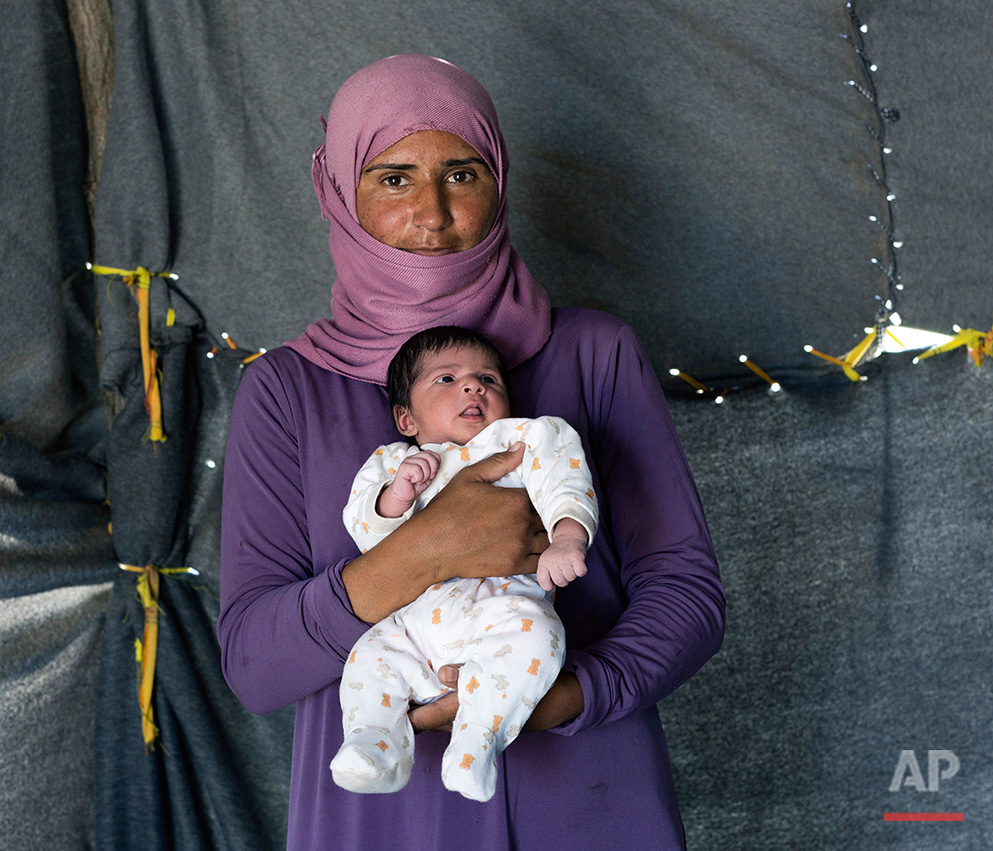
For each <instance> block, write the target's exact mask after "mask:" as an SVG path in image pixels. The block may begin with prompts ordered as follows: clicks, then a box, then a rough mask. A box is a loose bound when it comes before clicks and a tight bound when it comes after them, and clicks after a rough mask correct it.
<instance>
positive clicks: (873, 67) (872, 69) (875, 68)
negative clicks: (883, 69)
mask: <svg viewBox="0 0 993 851" xmlns="http://www.w3.org/2000/svg"><path fill="white" fill-rule="evenodd" d="M878 69H879V66H878V65H876V64H875V63H873V64H872V65H870V66H869V70H870V71H876V70H878Z"/></svg>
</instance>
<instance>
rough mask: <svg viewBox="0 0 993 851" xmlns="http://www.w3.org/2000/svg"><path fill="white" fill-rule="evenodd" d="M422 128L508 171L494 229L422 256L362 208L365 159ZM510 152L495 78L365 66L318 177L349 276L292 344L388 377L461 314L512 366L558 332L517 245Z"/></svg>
mask: <svg viewBox="0 0 993 851" xmlns="http://www.w3.org/2000/svg"><path fill="white" fill-rule="evenodd" d="M418 130H444V131H447V132H449V133H454V134H455V135H457V136H460V137H461V138H462V139H463V140H465V141H466V142H467V143H468V144H470V145H472V147H473V148H474V149H475V150H476V151H477V152H478V153H479V155H480V157H482V158H483V160H484V161H485V162H486V164H487V165H488V166H489V168H490V170H491V171H492V172H493V174H494V175H495V177H496V180H497V187H498V189H499V206H498V209H497V214H496V218H495V220H494V222H493V227H492V229H491V230H490V233H489V235H488V236H487V237H486V238H485V239H484V240H483V241H482V242H481V243H480V244H479V245H477V246H475V247H474V248H470V249H468V250H467V251H461V252H458V253H456V254H448V255H444V256H441V257H422V256H420V255H417V254H411V253H409V252H406V251H401V250H400V249H398V248H393V247H391V246H388V245H384V244H383V243H381V242H379V241H378V240H376V239H374V238H373V237H372V236H370V235H369V234H367V233H366V232H365V231H364V230H363V229H362V227H361V226H360V225H359V223H358V219H357V218H356V213H355V189H356V187H357V186H358V181H359V176H360V174H361V172H362V169H363V168H364V167H365V165H366V164H367V163H368V162H369V161H370V160H372V159H374V158H375V157H377V156H378V155H379V154H381V153H382V152H383V151H385V150H386V149H387V148H389V147H390V146H391V145H393V144H395V143H396V142H398V141H400V139H402V138H404V137H405V136H409V135H410V134H411V133H415V132H417V131H418ZM507 168H508V161H507V153H506V149H505V147H504V141H503V136H502V135H501V134H500V127H499V125H498V123H497V116H496V111H495V110H494V108H493V103H492V101H491V100H490V97H489V95H488V94H487V93H486V91H485V89H483V87H482V86H480V85H479V83H477V82H476V81H475V80H474V79H473V78H472V77H470V76H469V75H468V74H466V73H465V72H464V71H462V70H460V69H459V68H456V67H455V66H454V65H452V64H451V63H448V62H445V61H443V60H441V59H434V58H432V57H429V56H390V57H388V58H386V59H381V60H379V61H378V62H373V63H372V64H371V65H367V66H366V67H365V68H363V69H361V70H360V71H358V72H356V73H355V74H353V75H352V76H351V77H350V78H349V79H348V80H346V81H345V83H344V84H343V85H342V87H341V88H340V89H339V90H338V93H337V94H336V95H335V97H334V101H333V102H332V103H331V109H330V110H329V112H328V119H327V139H326V141H325V144H324V145H322V146H321V147H320V148H318V149H317V151H316V152H315V153H314V161H313V180H314V188H315V189H316V190H317V197H318V198H319V199H320V204H321V212H322V214H323V216H324V218H325V220H327V221H329V222H330V223H331V225H330V235H329V238H328V242H329V245H330V247H331V257H332V259H333V260H334V266H335V272H336V273H337V278H336V280H335V281H334V284H333V285H332V287H331V314H332V317H331V318H330V319H321V320H319V321H318V322H315V323H313V324H312V325H310V326H308V328H307V330H306V331H305V332H304V333H303V334H302V335H301V336H299V337H297V338H296V339H295V340H291V341H290V342H289V343H287V345H288V346H289V347H290V348H292V349H294V350H295V351H297V352H299V353H300V354H301V355H303V356H304V357H305V358H307V359H308V360H310V361H312V362H313V363H315V364H317V365H318V366H321V367H323V368H324V369H328V370H332V371H334V372H340V373H342V374H343V375H347V376H349V377H351V378H357V379H360V380H362V381H369V382H374V383H377V384H384V383H385V381H386V367H387V366H388V365H389V362H390V359H391V358H392V357H393V355H394V354H395V353H396V351H397V349H399V348H400V346H401V345H402V344H403V343H404V342H405V341H406V340H407V338H408V337H410V336H411V335H412V334H415V333H416V332H418V331H421V330H423V329H425V328H429V327H432V326H435V325H461V326H463V327H466V328H472V329H474V330H476V331H479V332H480V333H482V334H485V335H486V336H487V337H489V338H490V339H491V340H492V341H493V343H494V345H496V347H497V348H498V349H500V351H501V352H502V353H503V355H504V358H505V359H506V361H507V365H508V366H509V367H514V366H516V365H517V364H519V363H522V362H523V361H525V360H527V359H528V358H529V357H531V355H533V354H535V353H536V352H537V351H538V350H539V349H540V348H541V347H542V346H543V345H544V344H545V341H546V340H547V339H548V336H549V333H550V322H551V319H550V317H551V309H550V307H549V303H548V295H547V294H546V293H545V291H544V290H543V289H542V288H541V287H540V286H539V285H538V284H537V283H536V282H535V281H534V279H533V278H532V277H531V274H530V273H529V272H528V270H527V267H526V266H525V265H524V263H523V262H522V261H521V259H520V257H518V256H517V252H515V251H514V249H513V248H511V246H510V236H509V234H508V232H507V195H506V187H507Z"/></svg>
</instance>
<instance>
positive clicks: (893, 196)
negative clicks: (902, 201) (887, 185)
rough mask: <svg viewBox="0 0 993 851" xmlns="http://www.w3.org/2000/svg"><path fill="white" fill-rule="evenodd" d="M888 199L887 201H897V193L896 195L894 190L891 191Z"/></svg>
mask: <svg viewBox="0 0 993 851" xmlns="http://www.w3.org/2000/svg"><path fill="white" fill-rule="evenodd" d="M886 200H887V201H896V195H894V194H893V193H892V192H890V193H889V195H887V196H886Z"/></svg>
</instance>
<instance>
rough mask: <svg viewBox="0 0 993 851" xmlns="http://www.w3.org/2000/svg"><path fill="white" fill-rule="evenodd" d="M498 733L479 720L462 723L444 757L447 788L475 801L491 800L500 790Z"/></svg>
mask: <svg viewBox="0 0 993 851" xmlns="http://www.w3.org/2000/svg"><path fill="white" fill-rule="evenodd" d="M496 758H497V747H496V737H495V736H494V735H493V733H492V731H490V730H488V729H487V728H486V727H483V726H481V725H479V724H461V725H460V726H459V728H458V729H456V730H454V731H453V732H452V740H451V742H449V745H448V747H447V748H446V749H445V755H444V756H443V757H442V760H441V780H442V782H443V783H444V784H445V788H446V789H450V790H451V791H452V792H458V793H459V794H461V795H462V796H464V797H466V798H470V799H472V800H473V801H488V800H489V799H490V798H492V797H493V793H494V791H495V790H496V779H497V767H496Z"/></svg>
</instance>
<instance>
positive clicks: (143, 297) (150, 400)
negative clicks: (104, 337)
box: [87, 264, 176, 442]
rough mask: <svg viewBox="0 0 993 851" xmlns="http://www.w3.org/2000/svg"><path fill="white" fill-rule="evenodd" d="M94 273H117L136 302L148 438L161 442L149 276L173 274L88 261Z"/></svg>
mask: <svg viewBox="0 0 993 851" xmlns="http://www.w3.org/2000/svg"><path fill="white" fill-rule="evenodd" d="M87 266H88V268H89V269H90V271H91V272H93V274H94V275H108V276H109V275H116V276H118V277H121V278H123V279H124V283H125V284H126V285H127V286H128V287H130V288H131V289H132V291H133V292H134V297H135V300H136V301H137V302H138V335H139V342H140V345H141V368H142V372H143V373H144V378H145V409H146V410H147V411H148V420H149V427H148V439H149V440H153V441H157V442H162V441H164V440H165V439H166V434H165V431H164V430H163V428H162V395H161V393H160V392H159V374H158V353H157V352H156V351H155V349H153V348H152V344H151V330H150V324H151V323H150V315H149V294H150V289H151V283H152V278H175V277H176V276H175V275H173V274H172V273H171V272H154V273H153V272H149V271H148V269H146V268H145V267H144V266H139V267H138V268H137V269H115V268H112V267H110V266H97V265H94V264H87Z"/></svg>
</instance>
